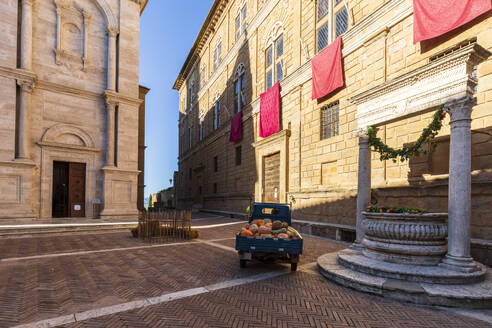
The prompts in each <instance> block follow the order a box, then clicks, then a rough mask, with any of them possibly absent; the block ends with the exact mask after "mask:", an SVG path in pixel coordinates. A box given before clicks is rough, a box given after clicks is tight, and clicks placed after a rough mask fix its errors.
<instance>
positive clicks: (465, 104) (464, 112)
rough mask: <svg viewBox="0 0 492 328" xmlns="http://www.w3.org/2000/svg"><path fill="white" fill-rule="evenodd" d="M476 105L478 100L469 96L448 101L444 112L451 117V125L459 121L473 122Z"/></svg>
mask: <svg viewBox="0 0 492 328" xmlns="http://www.w3.org/2000/svg"><path fill="white" fill-rule="evenodd" d="M475 104H476V99H475V98H471V97H468V96H467V97H464V98H461V99H454V100H452V101H448V102H447V103H446V104H445V105H444V110H445V111H447V112H448V113H449V114H450V116H451V119H450V124H451V123H455V122H459V121H466V122H468V123H469V122H471V112H472V108H473V106H474V105H475Z"/></svg>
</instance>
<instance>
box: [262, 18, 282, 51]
mask: <svg viewBox="0 0 492 328" xmlns="http://www.w3.org/2000/svg"><path fill="white" fill-rule="evenodd" d="M283 33H284V23H282V22H280V21H279V22H276V23H275V24H273V26H272V29H271V31H270V34H268V36H267V37H266V39H265V43H264V47H263V48H264V49H265V50H266V49H267V48H268V47H269V46H270V45H271V44H272V43H273V42H274V41H275V40H277V39H278V37H279V36H281V35H282V34H283Z"/></svg>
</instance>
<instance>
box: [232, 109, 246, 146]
mask: <svg viewBox="0 0 492 328" xmlns="http://www.w3.org/2000/svg"><path fill="white" fill-rule="evenodd" d="M242 138H243V112H242V111H240V112H239V113H237V114H236V115H234V116H233V117H232V118H231V134H230V135H229V141H230V142H236V141H239V140H241V139H242Z"/></svg>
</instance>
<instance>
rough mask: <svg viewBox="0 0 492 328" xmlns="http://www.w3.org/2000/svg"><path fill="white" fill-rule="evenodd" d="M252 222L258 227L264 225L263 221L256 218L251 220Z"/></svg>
mask: <svg viewBox="0 0 492 328" xmlns="http://www.w3.org/2000/svg"><path fill="white" fill-rule="evenodd" d="M253 223H254V224H256V225H257V226H258V227H261V226H262V225H265V221H263V220H261V219H258V220H254V221H253Z"/></svg>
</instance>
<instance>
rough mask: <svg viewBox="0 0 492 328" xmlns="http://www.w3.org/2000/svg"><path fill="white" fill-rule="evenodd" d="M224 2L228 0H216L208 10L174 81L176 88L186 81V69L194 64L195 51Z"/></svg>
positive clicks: (174, 87)
mask: <svg viewBox="0 0 492 328" xmlns="http://www.w3.org/2000/svg"><path fill="white" fill-rule="evenodd" d="M222 2H228V0H215V1H214V3H213V4H212V8H210V11H209V12H208V15H207V18H206V19H205V22H204V23H203V25H202V27H201V29H200V32H199V33H198V35H197V37H196V39H195V42H194V43H193V47H191V49H190V51H189V53H188V57H186V60H185V62H184V64H183V66H182V67H181V70H180V72H179V74H178V77H177V78H176V81H175V82H174V85H173V89H174V90H178V91H179V89H180V88H181V86H182V84H183V81H184V79H185V77H186V74H187V72H186V70H187V68H188V67H189V65H190V64H193V62H194V57H195V53H196V51H197V49H198V47H199V46H200V41H201V40H202V38H203V37H204V35H205V33H206V32H207V30H208V29H209V28H211V26H210V23H211V22H212V18H213V17H214V16H215V14H216V12H217V9H218V8H219V5H220V4H221V3H222Z"/></svg>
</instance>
